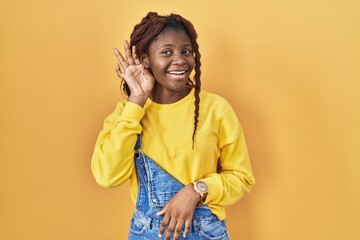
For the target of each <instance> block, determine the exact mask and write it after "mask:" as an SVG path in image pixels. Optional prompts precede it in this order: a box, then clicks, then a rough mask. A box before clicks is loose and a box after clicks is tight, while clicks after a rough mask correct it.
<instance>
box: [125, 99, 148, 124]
mask: <svg viewBox="0 0 360 240" xmlns="http://www.w3.org/2000/svg"><path fill="white" fill-rule="evenodd" d="M144 115H145V111H144V109H143V108H142V107H140V106H139V105H138V104H136V103H133V102H126V104H125V107H124V110H123V112H122V114H121V116H120V118H123V119H124V118H125V119H133V120H136V121H138V122H140V120H141V119H142V118H143V117H144Z"/></svg>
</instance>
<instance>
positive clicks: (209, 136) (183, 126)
mask: <svg viewBox="0 0 360 240" xmlns="http://www.w3.org/2000/svg"><path fill="white" fill-rule="evenodd" d="M193 126H194V89H192V91H191V92H190V94H188V95H187V96H186V97H185V98H183V99H181V100H180V101H178V102H175V103H172V104H157V103H155V102H153V101H151V99H148V100H147V102H146V104H145V106H144V107H143V108H142V107H140V106H139V105H137V104H135V103H132V102H119V103H118V105H117V107H116V109H115V111H114V112H113V113H112V114H110V115H109V116H108V117H107V118H106V119H105V122H104V126H103V130H102V131H101V132H100V134H99V137H98V139H97V142H96V144H95V149H94V153H93V157H92V162H91V167H92V172H93V175H94V177H95V179H96V181H97V183H98V184H100V185H101V186H104V187H115V186H117V185H119V184H121V183H123V182H124V181H126V180H127V179H130V187H131V189H130V190H131V196H132V199H133V200H134V202H135V200H136V196H137V191H138V182H137V177H136V174H135V166H134V161H133V157H134V146H135V143H136V139H137V134H141V135H142V148H141V150H142V151H143V152H144V153H145V154H146V155H147V156H149V157H150V158H151V159H153V160H154V161H155V162H157V164H159V165H160V166H161V167H162V168H163V169H164V170H165V171H167V172H168V173H170V174H171V175H172V176H173V177H175V178H176V179H177V180H179V181H180V182H182V183H183V184H184V185H187V184H189V183H191V182H193V181H195V180H200V179H201V180H203V181H205V182H206V183H207V185H208V188H209V194H208V196H207V198H206V202H205V203H206V204H208V205H209V207H210V208H211V210H212V212H213V213H214V214H215V215H217V216H218V218H219V219H220V220H222V219H225V216H226V215H225V208H226V206H228V205H231V204H233V203H235V202H236V201H238V200H239V199H240V198H241V197H242V195H243V194H244V193H245V192H249V191H250V189H251V187H252V185H253V184H254V183H255V180H254V177H253V175H252V170H251V165H250V161H249V157H248V152H247V148H246V143H245V139H244V134H243V129H242V127H241V125H240V123H239V121H238V118H237V116H236V114H235V112H234V111H233V109H232V108H231V106H230V105H229V103H228V102H227V101H226V100H225V99H223V98H221V97H219V96H217V95H215V94H212V93H209V92H206V91H201V93H200V112H199V123H198V128H197V131H196V135H195V145H194V149H192V133H193V129H194V127H193ZM218 165H219V166H221V169H219V168H218Z"/></svg>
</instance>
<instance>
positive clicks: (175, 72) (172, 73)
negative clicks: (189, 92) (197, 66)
mask: <svg viewBox="0 0 360 240" xmlns="http://www.w3.org/2000/svg"><path fill="white" fill-rule="evenodd" d="M186 72H187V71H186V70H176V71H175V70H171V71H167V73H168V74H171V75H182V74H185V73H186Z"/></svg>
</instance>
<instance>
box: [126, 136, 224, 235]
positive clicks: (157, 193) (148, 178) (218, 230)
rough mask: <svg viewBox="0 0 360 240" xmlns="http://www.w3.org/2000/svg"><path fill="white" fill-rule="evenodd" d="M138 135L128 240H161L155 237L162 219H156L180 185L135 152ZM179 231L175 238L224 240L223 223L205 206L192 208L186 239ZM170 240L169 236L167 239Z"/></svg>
mask: <svg viewBox="0 0 360 240" xmlns="http://www.w3.org/2000/svg"><path fill="white" fill-rule="evenodd" d="M140 147H141V136H140V135H138V139H137V142H136V146H135V157H134V161H135V166H136V174H137V177H138V181H139V191H138V196H137V200H136V210H135V212H134V214H133V217H132V219H131V222H130V232H129V240H152V239H164V237H165V236H166V230H165V232H164V234H163V236H162V238H159V237H158V231H159V228H160V224H161V221H162V219H163V216H156V213H157V212H159V211H160V210H161V209H162V207H164V206H165V204H166V203H167V202H168V201H169V200H170V199H171V198H172V197H173V196H174V195H175V194H176V193H177V192H178V191H179V190H180V189H182V188H183V187H184V185H183V184H182V183H180V182H179V181H178V180H176V179H175V178H173V177H172V176H171V175H169V174H168V173H167V172H165V171H164V170H163V169H162V168H161V167H160V166H159V165H157V164H156V163H155V162H154V161H153V160H152V159H150V158H149V157H148V156H146V155H145V154H144V153H143V152H142V151H140V150H139V148H140ZM183 232H184V227H183V230H182V232H181V234H180V238H179V239H188V240H195V239H196V240H220V239H221V240H228V239H229V237H228V232H227V227H226V224H225V221H220V220H219V219H218V218H217V217H216V215H214V214H213V213H212V212H211V210H210V208H209V207H208V206H207V205H203V206H197V207H196V208H195V211H194V214H193V219H192V223H191V229H190V231H189V233H188V235H187V237H186V238H183V236H182V235H183ZM171 239H173V236H172V237H171Z"/></svg>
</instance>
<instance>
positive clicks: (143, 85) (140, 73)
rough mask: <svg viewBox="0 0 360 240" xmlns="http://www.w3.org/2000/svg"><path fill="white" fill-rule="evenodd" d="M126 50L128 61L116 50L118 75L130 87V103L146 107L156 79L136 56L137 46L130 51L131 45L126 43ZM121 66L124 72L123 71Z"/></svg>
mask: <svg viewBox="0 0 360 240" xmlns="http://www.w3.org/2000/svg"><path fill="white" fill-rule="evenodd" d="M124 49H125V56H126V60H125V59H124V57H123V56H122V55H121V53H120V52H119V50H118V49H117V48H115V49H114V53H115V55H116V57H117V59H118V60H119V63H120V64H119V63H117V64H116V73H117V75H118V76H119V77H120V78H122V79H124V81H125V82H126V83H127V85H128V86H129V89H130V92H131V94H130V96H129V98H128V101H130V102H134V103H137V104H139V105H140V106H144V104H145V101H146V99H147V98H148V97H149V96H150V93H151V91H152V88H153V86H154V83H155V78H154V76H153V75H152V73H151V72H150V71H149V70H148V69H147V68H145V67H144V66H143V65H142V64H141V62H140V60H139V59H138V57H137V55H136V49H135V46H133V47H132V49H131V50H130V46H129V43H128V42H127V41H124ZM120 65H121V68H122V69H123V70H121V68H120Z"/></svg>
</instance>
